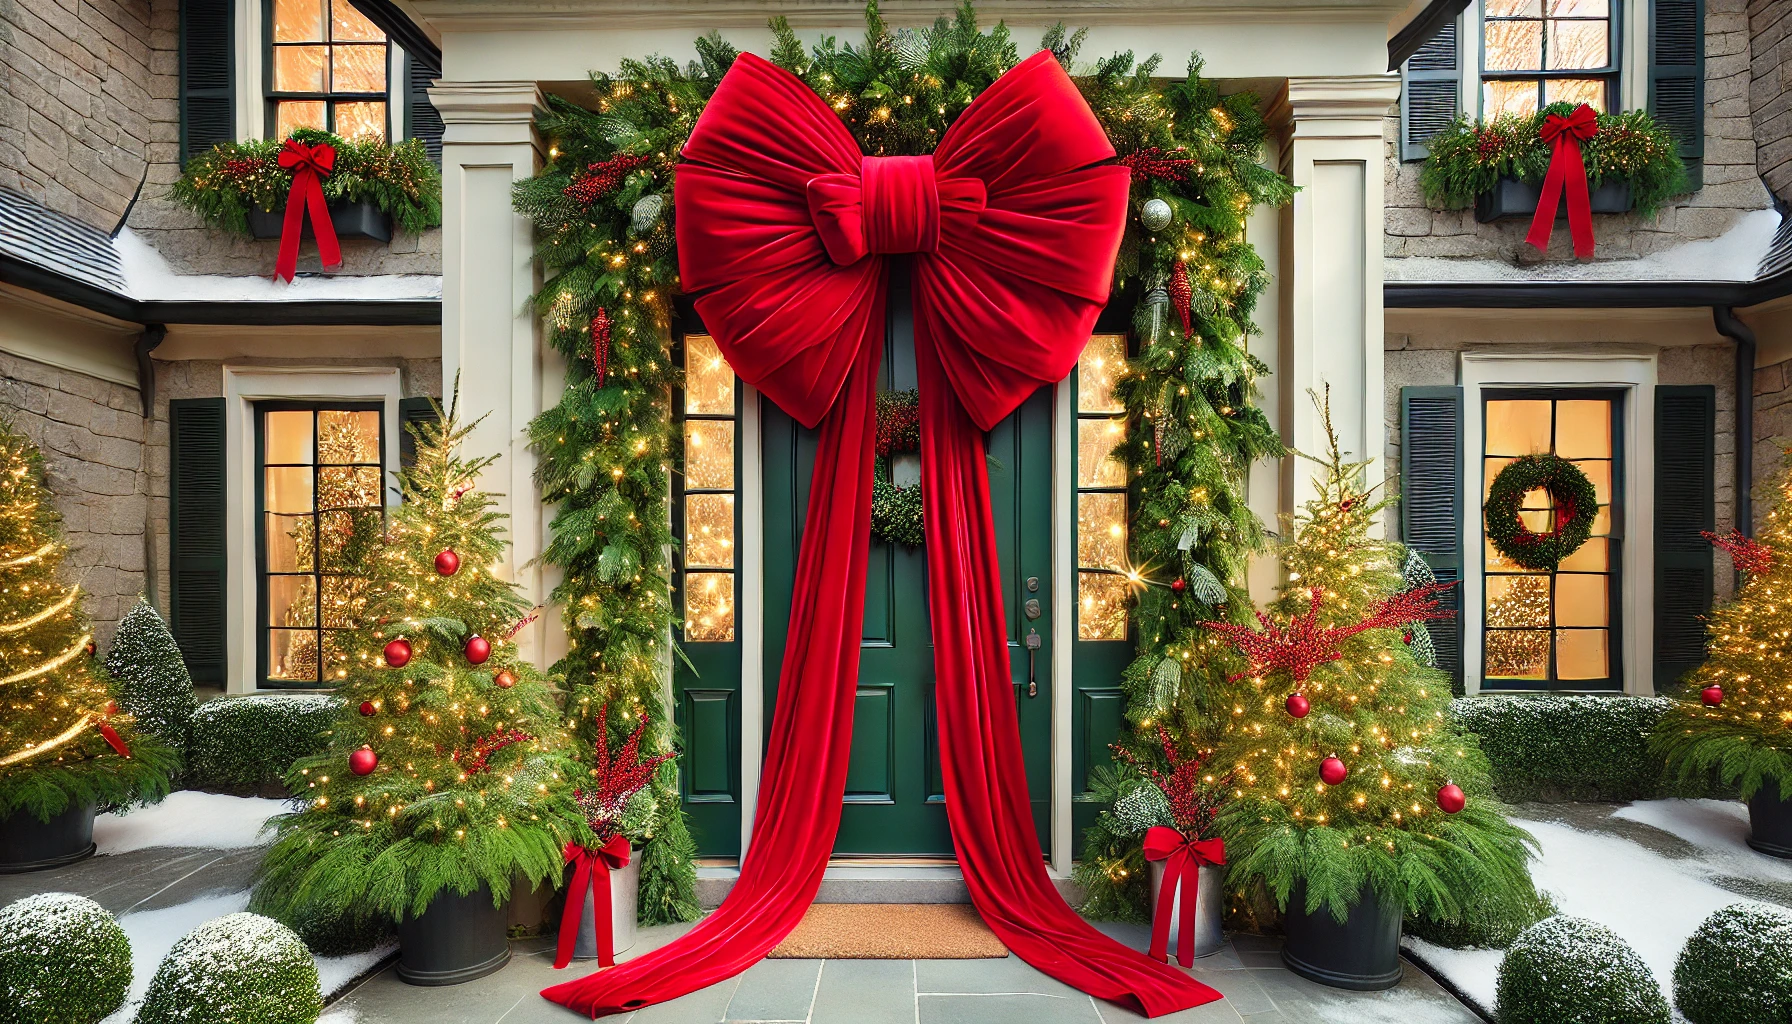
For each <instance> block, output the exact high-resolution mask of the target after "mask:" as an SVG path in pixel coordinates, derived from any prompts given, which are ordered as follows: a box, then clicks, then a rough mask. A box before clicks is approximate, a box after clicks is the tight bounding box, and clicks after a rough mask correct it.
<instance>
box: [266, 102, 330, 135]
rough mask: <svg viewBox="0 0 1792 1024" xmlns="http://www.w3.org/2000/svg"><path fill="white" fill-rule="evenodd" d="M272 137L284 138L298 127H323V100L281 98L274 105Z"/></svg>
mask: <svg viewBox="0 0 1792 1024" xmlns="http://www.w3.org/2000/svg"><path fill="white" fill-rule="evenodd" d="M274 122H275V123H274V137H275V138H280V139H284V138H286V137H287V136H288V135H291V134H292V133H293V132H294V131H297V130H298V129H300V128H317V129H319V130H321V129H322V128H323V127H324V101H323V100H281V101H280V102H279V103H277V104H275V105H274Z"/></svg>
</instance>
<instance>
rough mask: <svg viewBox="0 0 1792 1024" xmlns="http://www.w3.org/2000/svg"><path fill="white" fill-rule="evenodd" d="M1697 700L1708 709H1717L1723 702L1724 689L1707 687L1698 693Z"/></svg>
mask: <svg viewBox="0 0 1792 1024" xmlns="http://www.w3.org/2000/svg"><path fill="white" fill-rule="evenodd" d="M1699 700H1701V701H1703V702H1704V704H1705V706H1706V707H1708V708H1714V707H1717V706H1718V705H1719V704H1722V703H1723V702H1724V688H1723V687H1721V686H1707V687H1705V688H1704V689H1703V690H1700V691H1699Z"/></svg>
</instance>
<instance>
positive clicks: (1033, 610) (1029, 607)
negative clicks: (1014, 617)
mask: <svg viewBox="0 0 1792 1024" xmlns="http://www.w3.org/2000/svg"><path fill="white" fill-rule="evenodd" d="M1023 607H1024V609H1025V611H1026V613H1027V618H1029V619H1037V618H1038V617H1039V616H1040V615H1042V614H1044V613H1043V612H1041V611H1040V610H1039V599H1038V598H1037V597H1029V598H1027V603H1026V604H1025V605H1024V606H1023Z"/></svg>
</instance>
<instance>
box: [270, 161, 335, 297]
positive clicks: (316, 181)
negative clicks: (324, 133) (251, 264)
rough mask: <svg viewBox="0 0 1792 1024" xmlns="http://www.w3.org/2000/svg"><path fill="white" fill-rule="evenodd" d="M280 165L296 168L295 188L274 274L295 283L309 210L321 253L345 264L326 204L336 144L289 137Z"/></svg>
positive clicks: (330, 262)
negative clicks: (311, 142) (293, 277)
mask: <svg viewBox="0 0 1792 1024" xmlns="http://www.w3.org/2000/svg"><path fill="white" fill-rule="evenodd" d="M280 166H281V167H284V168H287V169H288V170H290V171H292V191H291V192H289V193H287V196H286V221H285V223H283V224H282V225H281V226H280V256H279V258H278V259H276V260H275V261H274V276H275V277H278V278H280V279H282V280H284V281H286V282H288V283H291V281H292V276H293V274H294V273H295V272H297V271H298V269H299V235H300V234H301V233H302V232H303V231H304V230H305V214H306V213H307V212H309V213H310V214H311V231H312V233H313V234H315V235H317V255H318V258H319V259H321V260H322V261H323V265H324V266H326V267H340V266H342V246H341V245H340V244H339V243H338V242H337V241H336V225H334V224H332V223H330V208H329V207H328V206H325V205H324V184H323V182H324V179H325V178H327V177H329V176H330V171H331V170H333V169H335V167H336V147H335V146H332V145H330V144H329V143H327V142H319V143H317V144H316V145H310V144H307V143H304V142H300V141H299V140H298V139H287V140H286V143H285V144H284V145H283V146H281V148H280Z"/></svg>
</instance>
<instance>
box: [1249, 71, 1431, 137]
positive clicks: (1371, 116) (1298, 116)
mask: <svg viewBox="0 0 1792 1024" xmlns="http://www.w3.org/2000/svg"><path fill="white" fill-rule="evenodd" d="M1399 99H1400V76H1399V75H1398V74H1394V73H1392V72H1390V73H1388V74H1385V75H1357V76H1348V77H1337V78H1290V79H1289V80H1288V84H1287V86H1286V87H1285V88H1284V89H1283V90H1282V92H1281V93H1280V94H1279V95H1277V96H1276V98H1275V99H1274V100H1272V101H1270V104H1269V110H1268V114H1267V117H1268V120H1269V123H1270V124H1271V125H1273V126H1276V127H1277V128H1279V129H1281V130H1283V131H1285V132H1290V133H1291V134H1292V135H1293V136H1294V137H1295V138H1301V139H1312V138H1359V137H1365V136H1372V137H1376V138H1379V137H1380V136H1381V134H1382V119H1383V118H1385V117H1387V115H1388V112H1389V111H1390V110H1391V109H1393V106H1394V104H1395V103H1396V102H1398V101H1399Z"/></svg>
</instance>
